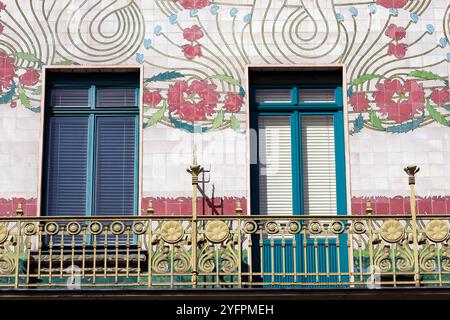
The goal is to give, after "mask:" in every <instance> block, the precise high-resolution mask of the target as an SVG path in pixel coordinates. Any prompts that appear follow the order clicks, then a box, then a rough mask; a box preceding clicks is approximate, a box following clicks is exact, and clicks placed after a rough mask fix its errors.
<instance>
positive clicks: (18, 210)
mask: <svg viewBox="0 0 450 320" xmlns="http://www.w3.org/2000/svg"><path fill="white" fill-rule="evenodd" d="M16 216H18V217H21V216H23V208H22V202H19V203H18V204H17V209H16Z"/></svg>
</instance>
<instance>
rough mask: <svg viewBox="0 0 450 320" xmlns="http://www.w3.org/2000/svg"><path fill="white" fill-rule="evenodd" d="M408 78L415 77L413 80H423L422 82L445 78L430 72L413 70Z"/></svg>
mask: <svg viewBox="0 0 450 320" xmlns="http://www.w3.org/2000/svg"><path fill="white" fill-rule="evenodd" d="M408 75H409V76H410V77H415V78H419V79H424V80H443V79H445V77H441V76H440V75H438V74H436V73H433V72H430V71H425V70H415V71H412V72H410V73H409V74H408Z"/></svg>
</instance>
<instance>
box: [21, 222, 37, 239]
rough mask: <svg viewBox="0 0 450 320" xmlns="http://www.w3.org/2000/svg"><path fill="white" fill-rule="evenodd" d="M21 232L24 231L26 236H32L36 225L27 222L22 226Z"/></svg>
mask: <svg viewBox="0 0 450 320" xmlns="http://www.w3.org/2000/svg"><path fill="white" fill-rule="evenodd" d="M23 232H24V233H25V235H26V236H32V235H34V234H36V225H35V224H34V223H27V224H26V225H25V226H24V227H23Z"/></svg>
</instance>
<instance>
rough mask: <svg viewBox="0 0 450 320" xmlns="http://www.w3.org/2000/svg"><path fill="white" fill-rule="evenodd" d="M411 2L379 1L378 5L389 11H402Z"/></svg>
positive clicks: (396, 0)
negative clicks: (392, 9)
mask: <svg viewBox="0 0 450 320" xmlns="http://www.w3.org/2000/svg"><path fill="white" fill-rule="evenodd" d="M408 1H409V0H377V2H376V3H377V4H378V5H380V6H382V7H385V8H387V9H391V8H394V9H400V8H403V7H404V6H405V5H406V4H407V3H408Z"/></svg>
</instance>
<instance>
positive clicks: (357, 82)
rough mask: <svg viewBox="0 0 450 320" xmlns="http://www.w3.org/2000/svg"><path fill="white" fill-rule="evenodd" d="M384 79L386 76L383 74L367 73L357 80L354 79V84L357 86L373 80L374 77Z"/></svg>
mask: <svg viewBox="0 0 450 320" xmlns="http://www.w3.org/2000/svg"><path fill="white" fill-rule="evenodd" d="M377 78H378V79H382V78H384V76H383V75H382V74H365V75H362V76H361V77H358V78H356V79H355V80H353V81H352V85H354V86H357V85H360V84H363V83H364V82H366V81H369V80H372V79H377Z"/></svg>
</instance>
